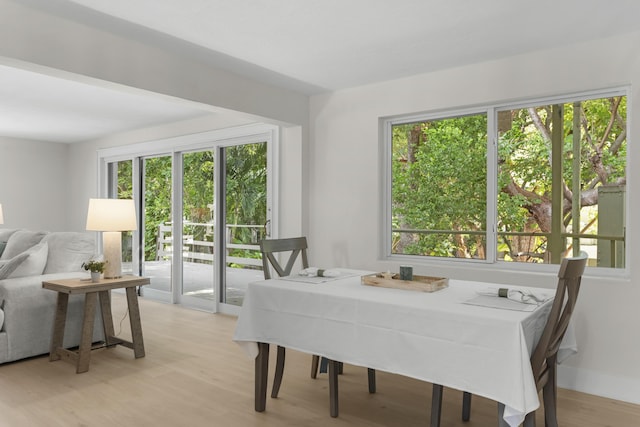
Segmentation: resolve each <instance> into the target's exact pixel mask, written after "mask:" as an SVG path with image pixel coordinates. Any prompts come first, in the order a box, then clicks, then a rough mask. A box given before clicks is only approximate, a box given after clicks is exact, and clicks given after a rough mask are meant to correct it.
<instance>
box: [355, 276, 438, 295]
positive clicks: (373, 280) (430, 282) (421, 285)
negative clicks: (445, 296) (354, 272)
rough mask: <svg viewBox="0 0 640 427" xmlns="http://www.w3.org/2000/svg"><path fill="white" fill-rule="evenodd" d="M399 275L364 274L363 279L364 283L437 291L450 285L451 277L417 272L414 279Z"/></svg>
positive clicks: (384, 286) (410, 289)
mask: <svg viewBox="0 0 640 427" xmlns="http://www.w3.org/2000/svg"><path fill="white" fill-rule="evenodd" d="M399 277H400V275H399V274H394V275H393V276H391V278H385V276H384V275H383V273H375V274H369V275H366V276H362V279H361V281H362V284H363V285H369V286H379V287H382V288H394V289H405V290H408V291H421V292H436V291H439V290H441V289H444V288H446V287H448V286H449V279H447V278H446V277H431V276H418V275H415V274H414V275H413V280H400V278H399Z"/></svg>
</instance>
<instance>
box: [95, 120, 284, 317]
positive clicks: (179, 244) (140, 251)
mask: <svg viewBox="0 0 640 427" xmlns="http://www.w3.org/2000/svg"><path fill="white" fill-rule="evenodd" d="M261 129H264V127H262V128H261ZM267 129H268V131H262V132H259V133H256V134H248V135H239V136H238V135H236V136H234V137H227V138H219V139H216V138H212V139H210V140H200V139H202V135H198V138H197V139H198V141H196V142H193V141H191V143H190V144H187V143H186V142H185V143H184V144H180V143H177V142H175V141H172V142H173V143H175V144H176V145H175V146H171V147H167V146H162V144H158V149H159V150H162V151H158V152H157V153H155V152H153V149H154V148H155V145H153V146H151V145H145V150H140V152H135V150H132V151H133V152H134V154H131V156H130V159H128V160H124V161H123V160H121V159H119V158H118V159H117V160H109V159H108V158H107V156H105V160H104V161H105V163H104V165H105V166H106V167H105V168H104V169H103V170H105V171H107V173H106V174H105V178H106V179H107V180H108V185H107V186H106V188H105V191H104V194H105V195H106V196H107V197H119V198H133V199H134V200H135V202H136V205H137V206H138V209H139V212H138V221H139V227H138V231H136V232H135V233H134V234H133V235H132V236H133V237H134V238H133V239H132V236H131V235H130V236H128V239H129V240H133V242H129V243H127V244H125V245H123V247H126V248H129V249H128V251H129V254H128V258H126V259H128V260H130V261H129V264H128V266H129V268H130V271H131V272H133V273H134V274H141V275H144V276H146V277H149V278H150V279H151V284H150V285H149V286H145V287H144V289H143V290H142V293H143V295H144V296H145V297H150V298H153V299H158V300H162V301H166V302H172V303H181V304H184V305H186V306H191V307H194V308H198V309H203V310H208V311H227V312H229V313H235V312H237V309H238V307H239V306H240V305H241V304H242V300H243V298H244V291H245V290H246V287H247V285H248V283H250V282H252V281H256V280H261V279H262V278H263V273H262V262H261V256H260V247H259V241H260V239H263V238H265V237H267V236H269V231H270V230H271V229H272V226H273V220H272V218H271V215H272V209H271V203H272V196H271V191H270V189H271V188H275V186H276V185H275V184H274V182H273V179H272V176H273V173H272V168H273V160H272V159H273V157H274V156H273V155H272V154H271V150H272V148H271V147H272V146H273V141H274V139H275V137H276V136H277V134H276V132H275V128H273V127H268V128H267ZM194 138H195V137H194ZM114 157H115V156H114ZM119 157H121V156H119ZM121 181H122V182H121Z"/></svg>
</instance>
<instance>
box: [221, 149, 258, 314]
mask: <svg viewBox="0 0 640 427" xmlns="http://www.w3.org/2000/svg"><path fill="white" fill-rule="evenodd" d="M221 150H222V155H221V157H222V158H223V159H224V165H223V170H222V174H223V179H224V186H223V191H224V201H225V205H224V212H223V214H224V225H225V230H224V239H225V251H224V254H222V255H223V256H224V258H225V259H224V265H225V266H226V268H225V270H224V273H225V275H226V280H224V283H225V285H226V286H225V288H224V301H223V302H225V303H227V304H231V305H238V306H239V305H242V299H243V297H244V293H245V290H246V288H247V284H249V283H250V282H253V281H256V280H261V279H263V278H264V275H263V273H262V260H261V256H260V246H259V241H260V239H262V238H264V237H265V236H266V233H267V226H268V218H267V212H268V203H267V200H268V197H267V196H268V191H267V189H268V186H267V175H268V174H267V171H268V168H267V142H266V141H265V142H257V143H251V144H240V145H234V146H230V147H224V148H222V149H221Z"/></svg>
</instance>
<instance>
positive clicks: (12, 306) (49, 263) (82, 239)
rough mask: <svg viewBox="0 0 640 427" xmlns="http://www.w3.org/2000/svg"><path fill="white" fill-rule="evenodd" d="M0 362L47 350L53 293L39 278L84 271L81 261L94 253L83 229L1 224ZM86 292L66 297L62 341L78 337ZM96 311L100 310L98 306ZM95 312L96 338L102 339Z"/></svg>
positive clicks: (69, 343)
mask: <svg viewBox="0 0 640 427" xmlns="http://www.w3.org/2000/svg"><path fill="white" fill-rule="evenodd" d="M0 252H1V255H0V363H6V362H10V361H14V360H19V359H24V358H26V357H31V356H37V355H41V354H46V353H48V352H49V344H50V342H51V331H52V327H53V319H54V315H55V309H56V298H57V293H56V292H53V291H50V290H47V289H43V288H42V281H43V280H50V279H64V278H74V277H85V276H87V277H88V273H87V272H85V271H83V270H82V268H81V266H82V263H83V262H84V261H87V260H88V259H89V258H91V257H92V256H93V255H94V237H93V236H92V235H91V234H87V233H76V232H42V231H30V230H9V229H0ZM83 307H84V298H83V297H82V296H76V295H72V296H71V298H69V306H68V312H67V322H66V329H65V336H64V346H65V347H67V348H69V347H75V346H77V345H78V344H79V342H80V330H81V325H82V314H83ZM98 311H99V310H98ZM99 314H100V313H99V312H98V314H97V316H96V323H95V324H96V327H95V330H94V341H96V342H97V341H101V340H103V331H102V322H101V320H100V316H99Z"/></svg>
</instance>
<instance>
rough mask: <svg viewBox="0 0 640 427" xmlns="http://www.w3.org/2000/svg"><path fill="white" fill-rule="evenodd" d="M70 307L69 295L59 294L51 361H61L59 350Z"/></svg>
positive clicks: (50, 351)
mask: <svg viewBox="0 0 640 427" xmlns="http://www.w3.org/2000/svg"><path fill="white" fill-rule="evenodd" d="M68 305H69V294H65V293H62V292H58V299H57V303H56V317H55V319H54V321H53V330H52V332H51V344H50V347H49V361H51V362H53V361H54V360H60V354H58V348H61V347H62V342H63V340H64V327H65V324H66V322H67V307H68Z"/></svg>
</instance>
